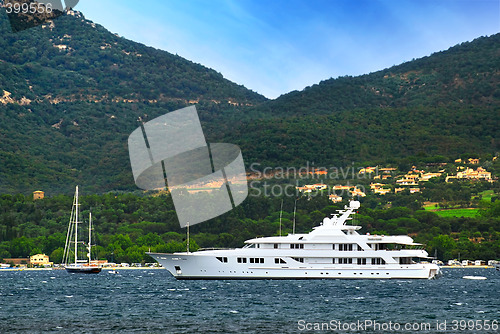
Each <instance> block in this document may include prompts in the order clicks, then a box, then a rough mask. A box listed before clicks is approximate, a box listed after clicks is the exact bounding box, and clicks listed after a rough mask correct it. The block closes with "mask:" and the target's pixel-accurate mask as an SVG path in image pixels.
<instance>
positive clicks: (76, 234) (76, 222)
mask: <svg viewBox="0 0 500 334" xmlns="http://www.w3.org/2000/svg"><path fill="white" fill-rule="evenodd" d="M78 215H79V213H78V186H76V192H75V264H76V263H77V262H78Z"/></svg>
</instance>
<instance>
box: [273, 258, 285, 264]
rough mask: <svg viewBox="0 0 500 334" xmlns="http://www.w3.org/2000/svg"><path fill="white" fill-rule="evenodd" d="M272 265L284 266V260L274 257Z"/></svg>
mask: <svg viewBox="0 0 500 334" xmlns="http://www.w3.org/2000/svg"><path fill="white" fill-rule="evenodd" d="M274 263H276V264H286V262H285V260H283V259H281V258H279V257H275V258H274Z"/></svg>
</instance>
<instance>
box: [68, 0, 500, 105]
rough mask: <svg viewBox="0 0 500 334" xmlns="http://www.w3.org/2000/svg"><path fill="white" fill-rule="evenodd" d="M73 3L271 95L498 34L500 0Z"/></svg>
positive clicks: (111, 25)
mask: <svg viewBox="0 0 500 334" xmlns="http://www.w3.org/2000/svg"><path fill="white" fill-rule="evenodd" d="M75 9H76V10H79V11H81V12H83V14H84V15H85V17H86V18H88V19H90V20H92V21H94V22H96V23H99V24H101V25H103V26H104V27H106V28H107V29H108V30H110V31H111V32H113V33H118V34H119V35H120V36H123V37H125V38H128V39H131V40H134V41H137V42H140V43H143V44H146V45H149V46H153V47H156V48H159V49H162V50H166V51H168V52H171V53H174V54H178V55H180V56H182V57H184V58H186V59H189V60H191V61H193V62H196V63H200V64H203V65H205V66H207V67H210V68H213V69H215V70H216V71H218V72H220V73H222V74H223V75H224V77H225V78H227V79H229V80H231V81H234V82H236V83H238V84H242V85H245V86H246V87H247V88H250V89H252V90H254V91H256V92H258V93H260V94H263V95H265V96H267V97H269V98H276V97H278V96H279V95H281V94H285V93H287V92H289V91H292V90H302V89H303V88H305V87H306V86H310V85H313V84H315V83H318V82H319V81H321V80H325V79H329V78H331V77H333V78H335V77H338V76H343V75H353V76H355V75H361V74H366V73H370V72H375V71H377V70H381V69H384V68H387V67H390V66H392V65H397V64H400V63H402V62H405V61H409V60H412V59H414V58H420V57H423V56H427V55H430V54H431V53H433V52H437V51H441V50H446V49H448V48H449V47H451V46H453V45H456V44H459V43H461V42H465V41H471V40H473V39H474V38H477V37H480V36H489V35H492V34H495V33H498V32H500V0H309V1H306V0H286V1H284V0H267V1H264V0H163V1H162V0H143V1H132V0H100V1H93V0H92V1H91V0H80V2H79V3H78V5H77V6H76V7H75Z"/></svg>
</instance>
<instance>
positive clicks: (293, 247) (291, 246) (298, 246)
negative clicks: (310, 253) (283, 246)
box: [290, 244, 304, 249]
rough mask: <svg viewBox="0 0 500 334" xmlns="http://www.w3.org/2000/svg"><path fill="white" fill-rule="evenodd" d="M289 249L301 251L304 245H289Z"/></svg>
mask: <svg viewBox="0 0 500 334" xmlns="http://www.w3.org/2000/svg"><path fill="white" fill-rule="evenodd" d="M290 248H291V249H303V248H304V244H290Z"/></svg>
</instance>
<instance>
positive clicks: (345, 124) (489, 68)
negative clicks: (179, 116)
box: [226, 34, 500, 167]
mask: <svg viewBox="0 0 500 334" xmlns="http://www.w3.org/2000/svg"><path fill="white" fill-rule="evenodd" d="M499 56H500V34H497V35H494V36H491V37H482V38H478V39H476V40H475V41H472V42H468V43H463V44H461V45H457V46H455V47H452V48H450V49H449V50H447V51H443V52H439V53H436V54H433V55H431V56H429V57H425V58H422V59H417V60H414V61H411V62H407V63H404V64H402V65H399V66H394V67H391V68H389V69H385V70H382V71H379V72H376V73H371V74H367V75H363V76H359V77H341V78H338V79H330V80H326V81H323V82H321V83H319V84H317V85H314V86H312V87H308V88H306V89H304V90H303V91H300V92H297V91H294V92H291V93H289V94H286V95H283V96H281V97H280V98H278V99H276V100H274V101H269V102H267V103H264V104H261V105H260V106H257V107H255V108H254V109H253V110H252V112H251V114H252V115H253V116H254V117H255V118H258V119H259V120H258V121H252V120H250V121H246V122H245V123H244V124H243V125H242V126H241V127H239V128H236V129H234V130H232V131H231V132H230V133H227V134H226V136H228V137H229V138H231V139H230V140H231V141H233V142H236V143H238V144H239V145H240V146H241V147H242V148H243V149H244V152H246V153H247V156H249V157H251V158H253V159H255V161H256V162H259V163H261V164H263V165H268V166H269V165H271V166H273V165H275V164H276V163H279V164H281V166H283V165H285V166H286V165H293V166H301V165H303V164H304V163H305V162H306V161H309V162H315V163H316V166H318V164H319V165H321V166H327V167H328V166H345V165H346V164H350V163H351V162H375V163H380V162H387V161H393V162H394V160H397V159H402V158H407V157H409V156H414V155H419V156H423V157H425V156H427V157H429V156H435V155H440V156H444V157H445V158H446V159H451V158H453V159H455V158H456V157H457V156H459V155H461V154H465V153H468V154H486V153H495V152H498V151H499V150H500V142H499V139H498V135H499V133H500V132H499V126H498V125H499V124H500V57H499Z"/></svg>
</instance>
